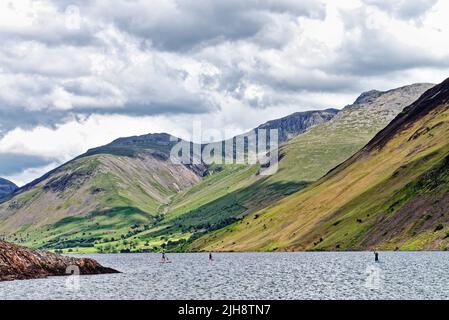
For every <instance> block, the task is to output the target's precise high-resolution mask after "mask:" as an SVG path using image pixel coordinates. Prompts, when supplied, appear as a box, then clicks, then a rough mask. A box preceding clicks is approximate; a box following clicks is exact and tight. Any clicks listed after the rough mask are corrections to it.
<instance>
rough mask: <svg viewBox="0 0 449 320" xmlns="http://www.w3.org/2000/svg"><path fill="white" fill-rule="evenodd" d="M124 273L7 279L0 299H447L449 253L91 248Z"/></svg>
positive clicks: (1, 290) (95, 257) (1, 288)
mask: <svg viewBox="0 0 449 320" xmlns="http://www.w3.org/2000/svg"><path fill="white" fill-rule="evenodd" d="M87 256H88V257H91V258H94V259H96V260H97V261H99V262H100V263H101V264H103V265H105V266H108V267H112V268H115V269H117V270H119V271H121V272H123V273H121V274H113V275H96V276H81V277H79V278H76V277H51V278H47V279H38V280H26V281H13V282H0V299H448V298H449V277H448V274H449V253H446V252H381V253H380V262H379V263H375V262H374V255H373V253H371V252H348V253H322V252H319V253H318V252H310V253H309V252H307V253H217V254H214V258H215V261H213V262H212V263H209V262H208V254H206V253H203V254H199V253H193V254H187V253H186V254H168V257H169V258H170V259H171V260H172V263H170V264H161V263H159V261H160V255H159V254H104V255H100V254H98V255H87Z"/></svg>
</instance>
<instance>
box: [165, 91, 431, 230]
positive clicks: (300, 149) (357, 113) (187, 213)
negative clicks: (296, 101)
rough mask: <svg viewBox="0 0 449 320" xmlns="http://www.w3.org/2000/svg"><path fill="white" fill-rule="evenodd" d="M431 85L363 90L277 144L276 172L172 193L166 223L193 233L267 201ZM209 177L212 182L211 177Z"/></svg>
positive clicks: (300, 183) (333, 161)
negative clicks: (215, 188) (221, 186)
mask: <svg viewBox="0 0 449 320" xmlns="http://www.w3.org/2000/svg"><path fill="white" fill-rule="evenodd" d="M432 86H433V85H431V84H414V85H410V86H405V87H401V88H397V89H393V90H389V91H386V92H381V91H370V92H367V93H363V94H362V95H361V96H360V97H359V98H358V99H357V100H356V101H355V103H354V104H353V105H350V106H347V107H346V108H344V109H343V110H342V111H341V112H340V113H338V114H337V115H336V116H335V117H334V118H333V119H332V120H330V121H328V122H325V123H322V124H320V125H316V126H313V127H311V128H310V129H309V130H307V131H306V132H305V133H304V134H301V135H298V136H297V137H295V138H293V139H291V140H289V141H287V143H285V144H284V145H282V146H281V150H280V156H281V161H280V163H279V171H278V172H277V173H276V174H274V175H272V176H268V177H261V176H256V177H254V176H252V177H251V178H248V179H246V180H242V181H241V182H240V183H233V184H232V185H230V187H229V189H228V190H220V192H211V193H208V192H207V190H209V188H210V187H209V186H205V185H201V184H200V185H198V186H196V187H195V188H193V189H192V190H187V191H186V193H187V194H186V195H182V196H181V197H180V196H177V197H175V198H174V203H173V205H172V210H171V212H170V213H169V215H168V218H172V219H171V220H170V221H167V222H168V223H171V224H172V225H182V226H184V227H183V228H184V229H186V227H185V226H188V227H189V228H190V230H191V231H193V233H194V236H195V237H198V236H200V235H201V234H202V233H205V232H206V233H207V232H211V231H215V230H216V229H218V228H221V227H223V225H226V224H229V223H230V222H234V221H238V220H241V219H242V218H243V217H245V216H246V215H248V214H250V213H253V212H257V211H258V210H260V209H262V208H264V207H267V206H270V205H271V204H273V203H275V202H276V201H278V200H280V199H282V198H284V197H286V196H288V195H290V194H292V193H295V192H297V191H299V190H301V189H303V188H304V187H305V186H307V185H308V184H309V183H311V182H313V181H315V180H317V179H319V178H320V177H322V176H323V175H324V174H326V173H327V172H328V171H329V170H331V169H332V168H333V167H335V166H336V165H338V164H339V163H341V162H343V161H344V160H346V159H348V158H349V157H350V156H352V155H353V154H354V153H355V152H357V151H358V150H360V148H361V147H363V146H364V145H365V144H366V143H367V142H368V141H369V140H370V139H371V138H373V137H374V135H375V134H376V133H377V132H378V131H379V130H381V129H382V128H384V127H385V126H386V125H387V124H388V123H389V122H390V121H391V120H392V119H393V118H394V117H395V116H396V115H397V114H398V113H400V112H401V111H402V110H403V108H405V107H406V106H407V105H408V104H410V103H412V102H413V101H415V100H416V99H418V98H419V96H420V95H421V94H422V93H424V92H425V91H426V90H427V89H429V88H431V87H432ZM209 182H212V183H211V184H212V185H215V182H213V180H210V181H209ZM202 183H206V181H204V182H202ZM200 186H201V187H200ZM193 192H197V197H198V198H199V200H201V201H191V199H195V197H196V196H195V194H192V193H193ZM218 217H221V219H219V218H218ZM201 221H202V223H201Z"/></svg>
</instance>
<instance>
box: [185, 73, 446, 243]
mask: <svg viewBox="0 0 449 320" xmlns="http://www.w3.org/2000/svg"><path fill="white" fill-rule="evenodd" d="M448 100H449V80H447V81H446V82H444V83H443V84H441V85H439V86H436V87H435V88H433V89H431V90H429V91H427V92H426V93H425V94H424V95H423V96H422V97H421V98H420V99H419V100H418V101H417V102H415V103H414V104H412V105H411V106H410V107H408V108H407V109H406V110H405V111H404V112H403V113H401V114H400V115H399V116H398V117H397V118H396V119H395V120H394V121H393V122H392V123H391V124H390V125H389V126H387V127H386V128H385V129H384V130H382V131H381V132H380V133H379V134H378V135H376V137H375V138H374V139H373V140H372V141H371V142H370V143H369V144H368V145H367V146H366V147H365V148H363V149H362V150H361V151H360V152H358V153H357V154H356V155H354V156H353V157H351V158H350V159H349V160H347V161H346V162H344V163H343V164H342V165H340V166H338V167H337V168H336V169H334V170H332V171H331V172H330V173H329V174H328V175H326V176H325V177H324V178H322V179H320V180H319V181H318V182H316V183H314V184H313V185H311V186H309V187H308V188H306V189H305V190H303V191H300V192H298V193H295V194H293V195H291V196H289V197H287V198H285V199H283V200H281V201H279V202H278V203H276V204H274V205H272V206H270V207H268V208H265V209H262V210H260V211H258V212H255V213H253V214H252V215H249V216H248V217H246V218H245V219H244V220H242V221H238V222H236V223H234V224H232V225H231V226H228V227H226V228H223V229H220V230H217V231H215V232H213V233H211V234H208V235H206V236H204V237H202V238H200V239H198V240H196V241H195V242H194V243H193V244H192V245H191V246H190V249H191V250H224V251H245V250H256V251H261V250H286V251H289V250H362V249H390V250H392V249H400V250H421V249H444V250H445V249H447V248H448V247H449V211H448V210H447V207H448V206H447V204H448V203H449V174H448V169H449V167H448V163H449V104H448Z"/></svg>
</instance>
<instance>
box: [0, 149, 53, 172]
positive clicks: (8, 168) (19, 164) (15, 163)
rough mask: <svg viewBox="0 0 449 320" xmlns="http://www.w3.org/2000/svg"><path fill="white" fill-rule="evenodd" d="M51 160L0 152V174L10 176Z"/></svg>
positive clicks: (44, 164)
mask: <svg viewBox="0 0 449 320" xmlns="http://www.w3.org/2000/svg"><path fill="white" fill-rule="evenodd" d="M52 162H53V160H51V159H47V158H43V157H38V156H32V155H26V154H18V153H0V176H10V175H14V174H18V173H21V172H23V171H24V170H26V169H29V168H39V167H43V166H46V165H49V164H50V163H52Z"/></svg>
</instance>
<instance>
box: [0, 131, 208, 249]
mask: <svg viewBox="0 0 449 320" xmlns="http://www.w3.org/2000/svg"><path fill="white" fill-rule="evenodd" d="M130 139H132V138H130ZM134 139H135V140H136V143H134V144H131V146H130V147H128V148H126V147H124V145H126V141H125V143H124V140H118V141H114V142H113V143H111V144H109V145H107V146H105V147H103V148H97V149H94V150H89V151H88V152H87V153H86V154H85V155H83V156H80V157H78V158H77V159H75V160H73V161H71V162H69V163H67V164H65V165H63V166H61V167H60V168H57V169H55V170H53V171H52V172H49V173H48V174H46V175H44V176H43V177H42V178H40V179H38V180H36V181H34V182H32V183H31V184H29V185H26V186H25V187H23V188H20V189H19V190H17V191H16V192H15V195H14V197H13V198H12V199H10V200H8V201H6V202H4V203H3V204H0V220H1V223H0V233H1V234H4V235H8V236H10V239H9V238H8V239H9V240H14V241H18V242H23V243H26V244H28V245H33V246H36V247H40V246H44V245H47V244H49V243H50V244H52V243H53V244H54V243H57V244H58V246H62V247H64V246H66V245H67V246H71V245H76V244H83V245H91V244H92V243H93V242H94V241H97V240H101V238H102V237H104V236H105V235H106V234H110V235H111V236H118V237H120V236H121V235H122V234H123V233H125V234H126V233H127V232H129V227H130V226H133V225H136V224H153V223H154V222H155V221H157V220H158V219H160V215H161V214H162V213H163V207H164V206H165V205H167V204H168V203H169V202H170V198H171V197H172V196H173V195H175V194H176V193H178V192H179V191H181V190H184V189H187V188H190V187H191V186H193V185H195V184H196V183H198V182H199V181H200V180H201V174H202V173H203V172H204V171H205V168H204V166H196V167H195V170H194V169H193V168H188V167H186V166H181V165H173V164H172V163H171V161H170V160H169V154H168V153H167V150H170V148H171V146H170V145H171V144H172V143H174V142H170V138H169V136H168V135H149V136H145V137H140V138H134Z"/></svg>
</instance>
